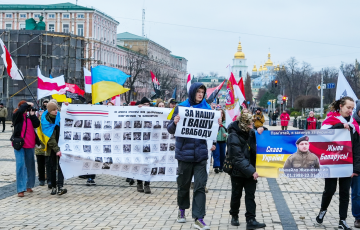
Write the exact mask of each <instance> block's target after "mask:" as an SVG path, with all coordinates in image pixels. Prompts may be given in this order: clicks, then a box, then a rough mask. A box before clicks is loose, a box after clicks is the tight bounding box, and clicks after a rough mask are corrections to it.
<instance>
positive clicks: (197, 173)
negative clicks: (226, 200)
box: [177, 160, 208, 219]
mask: <svg viewBox="0 0 360 230" xmlns="http://www.w3.org/2000/svg"><path fill="white" fill-rule="evenodd" d="M206 165H207V160H203V161H201V162H185V161H180V160H178V178H177V185H178V194H177V202H178V205H179V209H189V208H190V184H191V179H192V177H193V176H194V192H193V202H192V218H194V219H202V218H204V216H205V204H206V195H205V186H206V182H207V178H208V174H207V171H206Z"/></svg>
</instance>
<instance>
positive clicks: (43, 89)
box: [37, 67, 69, 100]
mask: <svg viewBox="0 0 360 230" xmlns="http://www.w3.org/2000/svg"><path fill="white" fill-rule="evenodd" d="M37 72H38V89H37V99H38V100H39V99H41V98H43V97H47V96H51V95H53V94H64V93H65V92H66V90H67V89H69V88H68V87H66V85H65V79H64V75H61V76H59V77H55V78H52V79H50V78H48V77H45V76H43V75H42V74H41V71H40V68H39V67H38V71H37Z"/></svg>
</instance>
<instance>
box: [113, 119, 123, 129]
mask: <svg viewBox="0 0 360 230" xmlns="http://www.w3.org/2000/svg"><path fill="white" fill-rule="evenodd" d="M121 126H122V122H121V121H114V129H121Z"/></svg>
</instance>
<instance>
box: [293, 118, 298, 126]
mask: <svg viewBox="0 0 360 230" xmlns="http://www.w3.org/2000/svg"><path fill="white" fill-rule="evenodd" d="M297 123H298V122H297V119H294V121H293V127H294V128H297V125H298V124H297Z"/></svg>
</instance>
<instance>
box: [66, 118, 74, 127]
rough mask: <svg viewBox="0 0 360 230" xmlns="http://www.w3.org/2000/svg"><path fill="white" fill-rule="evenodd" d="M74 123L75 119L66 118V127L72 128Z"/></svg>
mask: <svg viewBox="0 0 360 230" xmlns="http://www.w3.org/2000/svg"><path fill="white" fill-rule="evenodd" d="M73 123H74V120H73V119H69V118H65V127H72V126H73Z"/></svg>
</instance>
